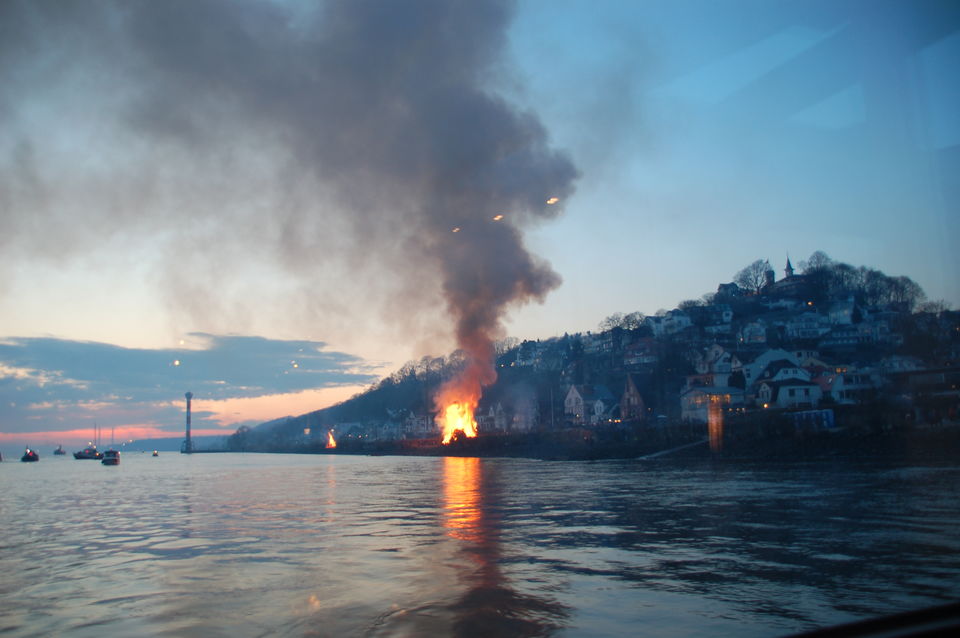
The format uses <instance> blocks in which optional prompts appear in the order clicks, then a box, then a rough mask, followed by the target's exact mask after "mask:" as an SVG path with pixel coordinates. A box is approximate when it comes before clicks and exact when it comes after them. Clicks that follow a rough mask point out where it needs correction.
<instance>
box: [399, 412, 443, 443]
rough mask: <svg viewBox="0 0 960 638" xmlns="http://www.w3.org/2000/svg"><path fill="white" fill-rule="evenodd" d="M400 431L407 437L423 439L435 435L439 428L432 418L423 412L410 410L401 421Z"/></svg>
mask: <svg viewBox="0 0 960 638" xmlns="http://www.w3.org/2000/svg"><path fill="white" fill-rule="evenodd" d="M401 429H402V432H403V436H404V438H407V439H425V438H429V437H431V436H436V435H437V433H438V432H439V430H438V429H437V426H436V425H435V424H434V422H433V418H432V417H430V416H427V415H424V414H414V413H413V412H411V413H410V414H409V415H407V418H406V419H404V421H403V426H402V428H401Z"/></svg>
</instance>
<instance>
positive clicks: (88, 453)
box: [73, 445, 103, 459]
mask: <svg viewBox="0 0 960 638" xmlns="http://www.w3.org/2000/svg"><path fill="white" fill-rule="evenodd" d="M73 458H75V459H102V458H103V452H101V451H99V450H98V449H97V446H96V445H88V446H87V447H85V448H83V449H82V450H80V451H79V452H74V453H73Z"/></svg>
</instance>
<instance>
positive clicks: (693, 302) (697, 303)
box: [677, 299, 704, 312]
mask: <svg viewBox="0 0 960 638" xmlns="http://www.w3.org/2000/svg"><path fill="white" fill-rule="evenodd" d="M703 305H704V304H703V300H702V299H684V300H683V301H681V302H680V303H679V304H677V308H679V309H680V310H682V311H684V312H689V311H690V309H691V308H701V307H703Z"/></svg>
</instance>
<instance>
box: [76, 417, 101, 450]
mask: <svg viewBox="0 0 960 638" xmlns="http://www.w3.org/2000/svg"><path fill="white" fill-rule="evenodd" d="M99 436H100V435H99V428H98V427H97V423H96V421H94V423H93V442H91V443H90V445H88V446H87V447H85V448H84V449H82V450H80V451H79V452H74V453H73V458H75V459H80V460H88V459H92V460H100V459H102V458H103V453H102V452H100V451H99V450H97V443H99Z"/></svg>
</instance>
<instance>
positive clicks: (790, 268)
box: [783, 254, 793, 277]
mask: <svg viewBox="0 0 960 638" xmlns="http://www.w3.org/2000/svg"><path fill="white" fill-rule="evenodd" d="M783 272H784V273H786V275H787V277H793V264H791V263H790V255H789V254H787V267H786V268H784V269H783Z"/></svg>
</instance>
